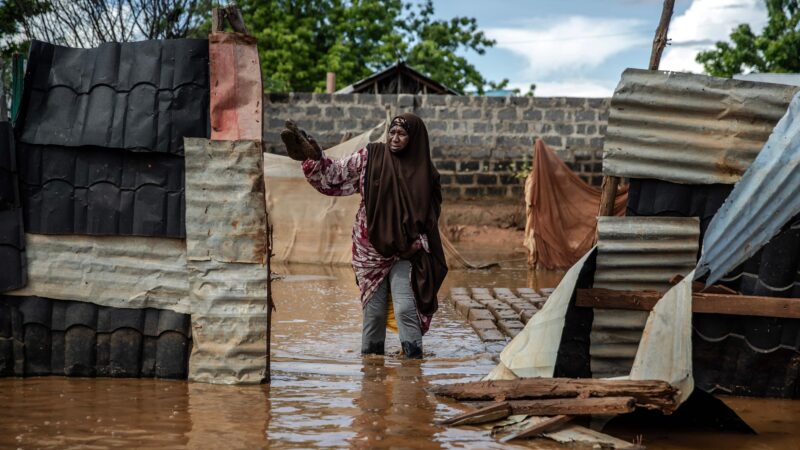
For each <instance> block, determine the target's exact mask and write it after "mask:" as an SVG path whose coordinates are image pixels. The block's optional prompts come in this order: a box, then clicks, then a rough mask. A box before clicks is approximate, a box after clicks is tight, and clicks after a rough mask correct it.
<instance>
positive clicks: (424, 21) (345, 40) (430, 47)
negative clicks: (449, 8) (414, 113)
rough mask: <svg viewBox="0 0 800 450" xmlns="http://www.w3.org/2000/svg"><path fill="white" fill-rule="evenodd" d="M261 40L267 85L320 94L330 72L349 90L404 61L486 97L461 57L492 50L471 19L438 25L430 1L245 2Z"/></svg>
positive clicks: (477, 77)
mask: <svg viewBox="0 0 800 450" xmlns="http://www.w3.org/2000/svg"><path fill="white" fill-rule="evenodd" d="M239 6H240V8H241V9H242V15H243V16H244V19H245V22H246V23H247V26H248V29H249V30H250V32H251V33H253V34H254V35H255V36H256V37H257V38H258V48H259V53H260V57H261V64H262V67H263V71H264V85H265V86H264V87H265V89H267V90H271V91H300V92H302V91H305V92H310V91H318V92H320V91H323V90H324V89H325V74H326V72H329V71H330V72H335V73H336V78H337V84H339V85H347V84H351V83H354V82H356V81H358V80H360V79H362V78H365V77H367V76H369V75H370V74H372V73H373V72H375V71H377V70H381V69H383V68H386V67H388V66H389V65H391V64H393V63H395V62H396V61H398V60H403V61H405V62H406V63H407V64H409V65H411V66H412V67H414V68H416V69H418V70H420V71H422V72H424V73H425V74H427V75H428V76H430V77H431V78H433V79H434V80H436V81H438V82H440V83H443V84H445V85H447V86H449V87H451V88H453V89H456V90H459V91H464V89H465V88H467V87H470V86H471V87H473V88H474V89H476V90H477V91H478V92H483V89H484V87H485V86H486V85H487V81H486V80H485V79H484V78H483V76H482V75H481V73H480V72H479V71H478V70H477V69H476V68H475V66H474V65H472V64H470V63H469V62H468V61H467V59H466V58H465V57H464V56H462V55H460V54H459V53H460V52H462V51H464V52H466V51H473V52H475V53H478V54H483V53H484V52H485V51H486V48H488V47H491V46H492V45H494V41H492V40H491V39H489V38H487V37H486V36H485V35H484V33H483V32H481V31H479V30H478V24H477V21H476V20H475V19H474V18H469V17H454V18H452V19H450V20H441V19H436V18H435V17H434V8H433V2H432V1H431V0H426V1H424V2H422V3H413V2H409V1H403V0H267V1H264V0H243V1H240V2H239Z"/></svg>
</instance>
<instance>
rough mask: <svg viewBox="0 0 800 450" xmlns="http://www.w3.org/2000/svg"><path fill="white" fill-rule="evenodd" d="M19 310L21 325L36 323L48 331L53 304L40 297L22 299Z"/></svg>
mask: <svg viewBox="0 0 800 450" xmlns="http://www.w3.org/2000/svg"><path fill="white" fill-rule="evenodd" d="M19 310H20V312H21V313H22V317H23V319H22V324H23V325H28V324H29V323H38V324H40V325H44V326H45V327H47V328H48V329H49V328H50V324H51V322H52V317H53V303H52V302H51V301H49V300H47V299H44V298H41V297H23V299H22V301H21V303H20V306H19Z"/></svg>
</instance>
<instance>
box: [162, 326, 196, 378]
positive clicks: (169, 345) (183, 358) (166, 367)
mask: <svg viewBox="0 0 800 450" xmlns="http://www.w3.org/2000/svg"><path fill="white" fill-rule="evenodd" d="M190 352H191V341H190V340H189V339H188V338H187V337H186V336H184V335H183V334H180V333H177V332H174V331H166V332H164V333H162V334H161V335H160V336H159V337H158V341H157V343H156V370H155V372H156V376H157V377H159V378H186V376H187V375H188V368H189V354H190Z"/></svg>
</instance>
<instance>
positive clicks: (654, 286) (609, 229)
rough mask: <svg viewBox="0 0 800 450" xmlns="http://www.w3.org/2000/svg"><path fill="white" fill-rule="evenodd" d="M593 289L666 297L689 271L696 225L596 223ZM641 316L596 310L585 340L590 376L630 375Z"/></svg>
mask: <svg viewBox="0 0 800 450" xmlns="http://www.w3.org/2000/svg"><path fill="white" fill-rule="evenodd" d="M597 233H598V238H597V263H596V264H597V268H596V270H595V273H594V285H593V287H595V288H604V289H616V290H639V289H641V290H651V291H660V292H666V291H667V290H669V288H670V287H671V284H670V283H669V281H670V279H671V278H672V277H673V276H675V275H686V274H687V273H689V272H691V271H692V269H694V267H695V264H696V262H697V252H698V249H699V244H698V238H699V235H700V226H699V220H698V219H697V218H683V217H678V218H676V217H599V218H598V223H597ZM647 317H648V313H647V312H646V311H619V310H608V309H596V310H595V311H594V321H593V323H592V331H591V335H590V348H589V354H590V356H591V369H592V376H593V377H595V378H597V377H613V376H623V375H627V374H629V373H630V371H631V367H632V365H633V361H634V357H635V356H636V352H637V350H638V348H639V341H640V340H641V337H642V330H643V329H644V326H645V323H646V322H647Z"/></svg>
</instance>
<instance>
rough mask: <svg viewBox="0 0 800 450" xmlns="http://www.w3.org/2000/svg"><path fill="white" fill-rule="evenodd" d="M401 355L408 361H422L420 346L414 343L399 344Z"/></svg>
mask: <svg viewBox="0 0 800 450" xmlns="http://www.w3.org/2000/svg"><path fill="white" fill-rule="evenodd" d="M400 345H401V346H402V347H403V355H405V357H406V358H408V359H422V346H421V345H417V344H415V343H414V342H401V343H400Z"/></svg>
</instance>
